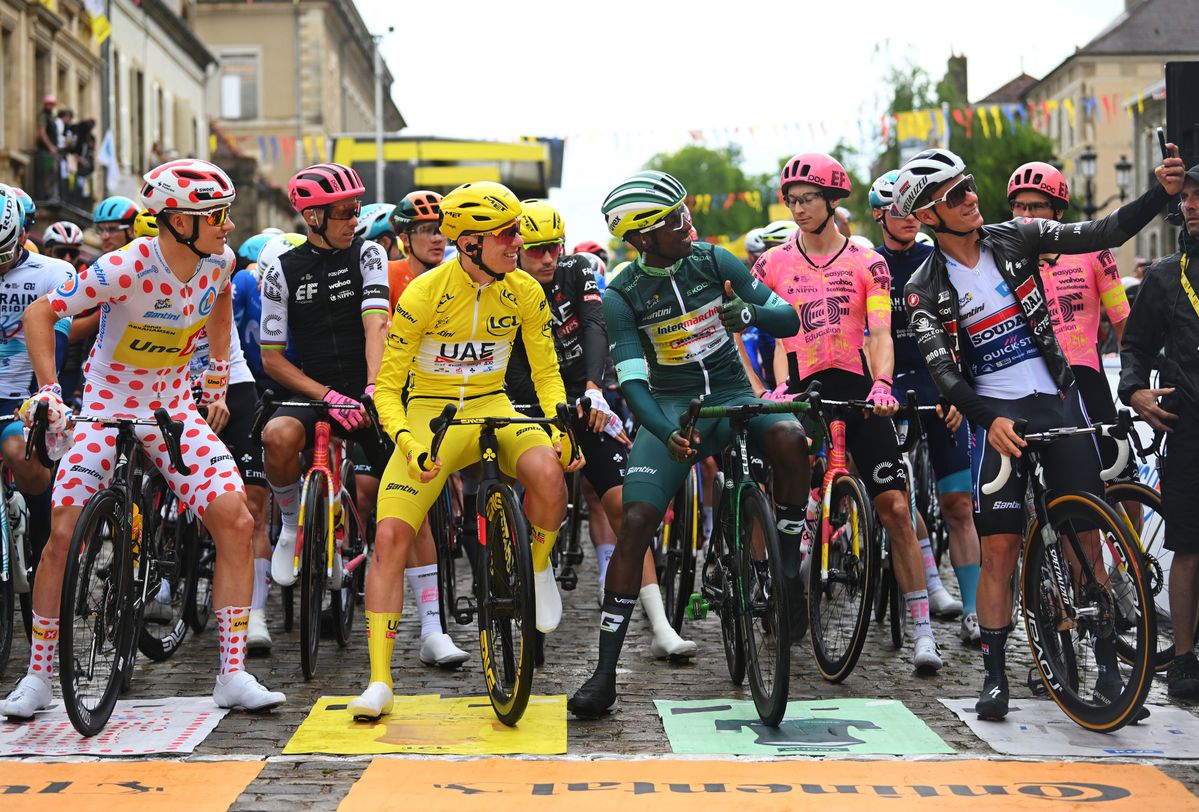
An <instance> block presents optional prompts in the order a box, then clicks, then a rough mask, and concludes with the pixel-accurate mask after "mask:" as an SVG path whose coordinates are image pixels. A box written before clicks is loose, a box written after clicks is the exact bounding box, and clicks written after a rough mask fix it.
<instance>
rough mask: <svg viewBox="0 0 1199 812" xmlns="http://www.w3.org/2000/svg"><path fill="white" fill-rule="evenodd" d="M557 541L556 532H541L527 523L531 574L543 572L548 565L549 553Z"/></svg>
mask: <svg viewBox="0 0 1199 812" xmlns="http://www.w3.org/2000/svg"><path fill="white" fill-rule="evenodd" d="M557 540H558V530H557V528H554V529H553V530H542V529H541V528H540V527H538V526H537V525H535V524H533V523H532V522H529V541H530V545H529V546H530V547H532V548H533V572H545V570H546V568H547V567H549V565H550V552H551V551H552V550H553V549H554V542H555V541H557Z"/></svg>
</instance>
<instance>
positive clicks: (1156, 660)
mask: <svg viewBox="0 0 1199 812" xmlns="http://www.w3.org/2000/svg"><path fill="white" fill-rule="evenodd" d="M1104 498H1105V499H1106V500H1107V503H1108V504H1109V505H1111V506H1112V509H1113V510H1115V511H1116V515H1118V516H1119V517H1120V518H1121V519H1122V520H1123V521H1124V523H1125V526H1126V527H1127V528H1128V530H1129V532H1130V533H1131V534H1133V535H1134V536H1135V538H1134V541H1136V546H1137V549H1138V551H1139V552H1140V553H1141V554H1142V559H1141V569H1142V570H1143V571H1144V574H1145V577H1146V578H1147V579H1148V581H1149V589H1150V591H1152V592H1153V595H1154V598H1155V604H1156V598H1157V596H1158V595H1160V594H1161V593H1162V592H1165V593H1166V595H1167V596H1168V595H1169V589H1170V585H1169V578H1170V573H1169V570H1168V569H1165V568H1163V567H1162V565H1161V564H1160V563H1159V562H1158V556H1159V555H1160V554H1161V551H1162V549H1164V547H1163V545H1164V544H1165V536H1166V532H1165V519H1164V518H1163V515H1162V495H1161V493H1159V492H1158V491H1157V490H1156V489H1154V488H1151V487H1149V486H1148V485H1146V484H1144V483H1142V482H1113V483H1111V484H1110V485H1108V486H1107V490H1106V492H1105V494H1104ZM1125 502H1138V503H1139V504H1141V505H1142V507H1143V509H1144V510H1143V512H1142V514H1141V521H1140V527H1139V528H1138V527H1137V523H1136V522H1135V521H1133V519H1132V518H1130V517H1129V516H1128V514H1127V511H1126V509H1125V508H1124V506H1123V505H1124V503H1125ZM1167 608H1168V607H1167ZM1197 631H1199V630H1197ZM1196 637H1199V634H1196ZM1154 648H1155V651H1154V655H1153V667H1154V670H1155V671H1158V672H1162V671H1165V670H1166V669H1168V668H1169V667H1170V663H1171V662H1173V661H1174V626H1173V624H1172V623H1171V622H1170V621H1169V617H1168V615H1165V613H1163V612H1162V610H1161V606H1160V605H1158V606H1157V644H1156V646H1155V647H1154ZM1117 653H1118V654H1119V655H1120V657H1121V658H1122V659H1125V660H1127V659H1128V658H1129V657H1130V656H1131V653H1130V652H1129V651H1128V649H1127V648H1126V647H1124V646H1117Z"/></svg>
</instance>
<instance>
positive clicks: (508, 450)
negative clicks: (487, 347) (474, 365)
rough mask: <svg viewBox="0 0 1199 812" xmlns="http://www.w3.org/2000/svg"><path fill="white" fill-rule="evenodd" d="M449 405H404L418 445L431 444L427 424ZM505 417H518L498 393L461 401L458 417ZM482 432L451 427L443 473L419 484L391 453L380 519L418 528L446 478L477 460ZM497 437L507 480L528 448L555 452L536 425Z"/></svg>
mask: <svg viewBox="0 0 1199 812" xmlns="http://www.w3.org/2000/svg"><path fill="white" fill-rule="evenodd" d="M452 402H454V401H452V400H444V399H442V398H431V397H424V398H414V399H412V400H410V401H409V402H408V408H407V410H406V411H407V413H408V425H409V429H410V431H411V432H412V436H413V438H414V439H415V440H416V441H417V442H419V443H422V444H423V445H424V446H425V447H426V448H428V447H429V446H430V445H432V443H433V432H432V431H431V430H430V429H429V421H430V420H432V419H433V418H435V417H437V416H438V415H440V414H441V410H442V409H443V408H445V405H446V404H447V403H452ZM505 416H511V417H520V416H521V415H520V413H519V412H517V411H516V410H515V409H513V408H512V403H511V401H509V400H508V397H507V396H506V395H505V394H504V393H502V392H498V393H496V394H494V395H488V396H486V397H481V398H477V399H474V400H467V401H463V404H462V407H461V408H460V409H459V410H458V414H457V417H459V418H467V417H505ZM480 431H481V429H480V427H479V426H451V427H450V429H449V431H447V432H446V435H445V440H444V441H443V442H442V444H441V449H440V450H439V451H438V457H439V458H440V459H441V470H440V471H438V472H437V476H436V477H434V478H433V479H432V480H430V481H429V482H423V483H422V482H421V481H420V480H418V479H415V478H413V477H412V476H411V475H410V474H409V473H408V461H407V460H406V459H405V458H404V455H403V454H392V455H391V460H390V461H389V462H388V463H387V468H386V470H385V471H384V473H383V481H382V482H381V483H380V484H379V504H378V507H377V509H376V514H377V516H378V518H379V521H383V520H384V519H400V520H402V521H403V522H404V523H405V524H407V525H408V526H409V527H411V528H412V529H413V530H416V529H418V528H419V527H420V526H421V524H422V523H423V522H424V521H425V516H426V514H428V512H429V508H430V507H432V506H433V502H434V500H435V499H436V498H437V495H438V494H439V493H441V489H442V486H444V485H445V481H446V479H447V478H448V477H449V475H450V474H452V473H453V472H454V471H458V470H461V469H463V468H465V467H466V466H468V465H470V464H472V463H475V462H478V461H479V459H480V454H479V432H480ZM495 436H496V439H497V440H498V441H499V447H500V454H499V464H500V470H501V471H502V472H503V473H504V474H506V475H507V476H510V477H515V476H516V461H517V460H519V459H520V458H521V456H522V455H524V453H525V452H526V451H528V450H530V449H532V448H546V449H549V450H550V451H551V452H552V451H553V450H554V446H553V444H552V443H551V442H550V437H549V435H548V434H547V433H546V432H545V430H544V429H542V427H541V426H539V425H536V424H527V423H526V424H520V423H514V424H512V425H508V426H504V427H503V428H501V429H497V430H496V432H495ZM555 456H557V455H556V454H555Z"/></svg>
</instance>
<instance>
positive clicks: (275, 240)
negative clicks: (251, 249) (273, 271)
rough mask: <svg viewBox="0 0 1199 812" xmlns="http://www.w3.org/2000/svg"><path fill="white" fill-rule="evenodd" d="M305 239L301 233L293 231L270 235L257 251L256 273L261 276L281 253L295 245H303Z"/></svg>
mask: <svg viewBox="0 0 1199 812" xmlns="http://www.w3.org/2000/svg"><path fill="white" fill-rule="evenodd" d="M307 239H308V238H307V237H305V236H304V235H303V234H296V233H294V232H293V233H288V234H278V235H276V236H274V237H271V238H270V239H269V240H267V243H266V245H264V246H262V250H261V251H259V252H258V275H259V276H260V277H261V276H262V274H264V273H266V269H267V268H268V267H270V266H271V265H272V264H273V263H274V262H275V260H277V259H278V258H279V257H280V256H281V255H283V254H286V253H287V252H288V251H290V250H291V249H293V248H295V247H296V246H297V245H303V244H304V242H305V241H306V240H307Z"/></svg>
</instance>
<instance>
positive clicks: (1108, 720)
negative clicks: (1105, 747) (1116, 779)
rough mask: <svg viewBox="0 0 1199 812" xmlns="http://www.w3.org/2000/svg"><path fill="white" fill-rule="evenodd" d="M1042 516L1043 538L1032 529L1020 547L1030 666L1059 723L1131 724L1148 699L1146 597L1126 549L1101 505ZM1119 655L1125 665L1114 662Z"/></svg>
mask: <svg viewBox="0 0 1199 812" xmlns="http://www.w3.org/2000/svg"><path fill="white" fill-rule="evenodd" d="M1048 510H1049V521H1050V525H1051V528H1050V532H1049V533H1048V534H1045V533H1043V532H1042V528H1041V526H1040V523H1039V522H1038V521H1037V520H1035V519H1034V520H1033V522H1032V523H1031V526H1030V529H1029V533H1028V536H1027V538H1026V539H1025V546H1024V558H1023V561H1024V569H1023V573H1022V585H1021V591H1022V593H1023V608H1024V625H1025V628H1026V629H1027V631H1028V640H1029V644H1030V645H1031V646H1032V652H1033V660H1034V661H1035V663H1036V666H1037V670H1038V671H1039V672H1040V674H1041V680H1042V683H1043V684H1044V685H1045V687H1046V689H1047V690H1048V692H1049V695H1050V696H1051V697H1052V698H1053V700H1054V702H1056V703H1057V704H1058V706H1059V707H1060V708H1061V709H1062V710H1063V711H1065V713H1066V715H1067V716H1069V717H1070V718H1071V719H1072V720H1074V721H1075V722H1076V723H1078V724H1079V725H1081V726H1082V727H1085V728H1087V729H1088V730H1094V731H1098V732H1100V733H1110V732H1111V731H1114V730H1118V729H1120V728H1121V727H1123V726H1124V725H1126V724H1128V723H1129V722H1132V721H1134V720H1135V719H1136V717H1137V714H1138V713H1139V712H1140V709H1141V707H1142V706H1143V705H1144V702H1145V696H1146V695H1147V694H1148V692H1149V686H1150V684H1151V682H1152V679H1153V669H1152V657H1153V653H1154V642H1155V639H1156V637H1155V634H1156V629H1155V626H1156V622H1155V621H1156V617H1155V612H1154V608H1153V595H1152V592H1151V590H1150V589H1149V583H1148V580H1147V579H1146V578H1145V575H1144V572H1143V570H1142V569H1141V566H1140V557H1139V555H1138V553H1137V551H1136V549H1135V546H1134V544H1133V543H1132V542H1130V541H1129V540H1128V536H1127V535H1126V533H1125V531H1124V527H1123V523H1122V521H1121V520H1120V518H1119V517H1117V516H1116V514H1115V512H1114V511H1113V510H1112V509H1111V508H1110V507H1109V506H1108V505H1107V504H1105V503H1104V502H1103V501H1101V500H1099V499H1098V498H1097V497H1094V496H1091V495H1090V494H1086V493H1067V494H1062V495H1060V496H1057V497H1055V498H1054V499H1053V501H1052V502H1050V503H1049V506H1048ZM1046 535H1048V541H1047V539H1046ZM1057 572H1060V573H1062V578H1060V579H1059V578H1057V577H1055V573H1057ZM1059 581H1061V582H1064V590H1063V589H1060V588H1059ZM1121 649H1123V650H1124V651H1126V652H1127V653H1128V654H1129V655H1130V656H1129V661H1128V662H1121V661H1120V660H1119V659H1118V658H1117V652H1118V651H1119V650H1121Z"/></svg>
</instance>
